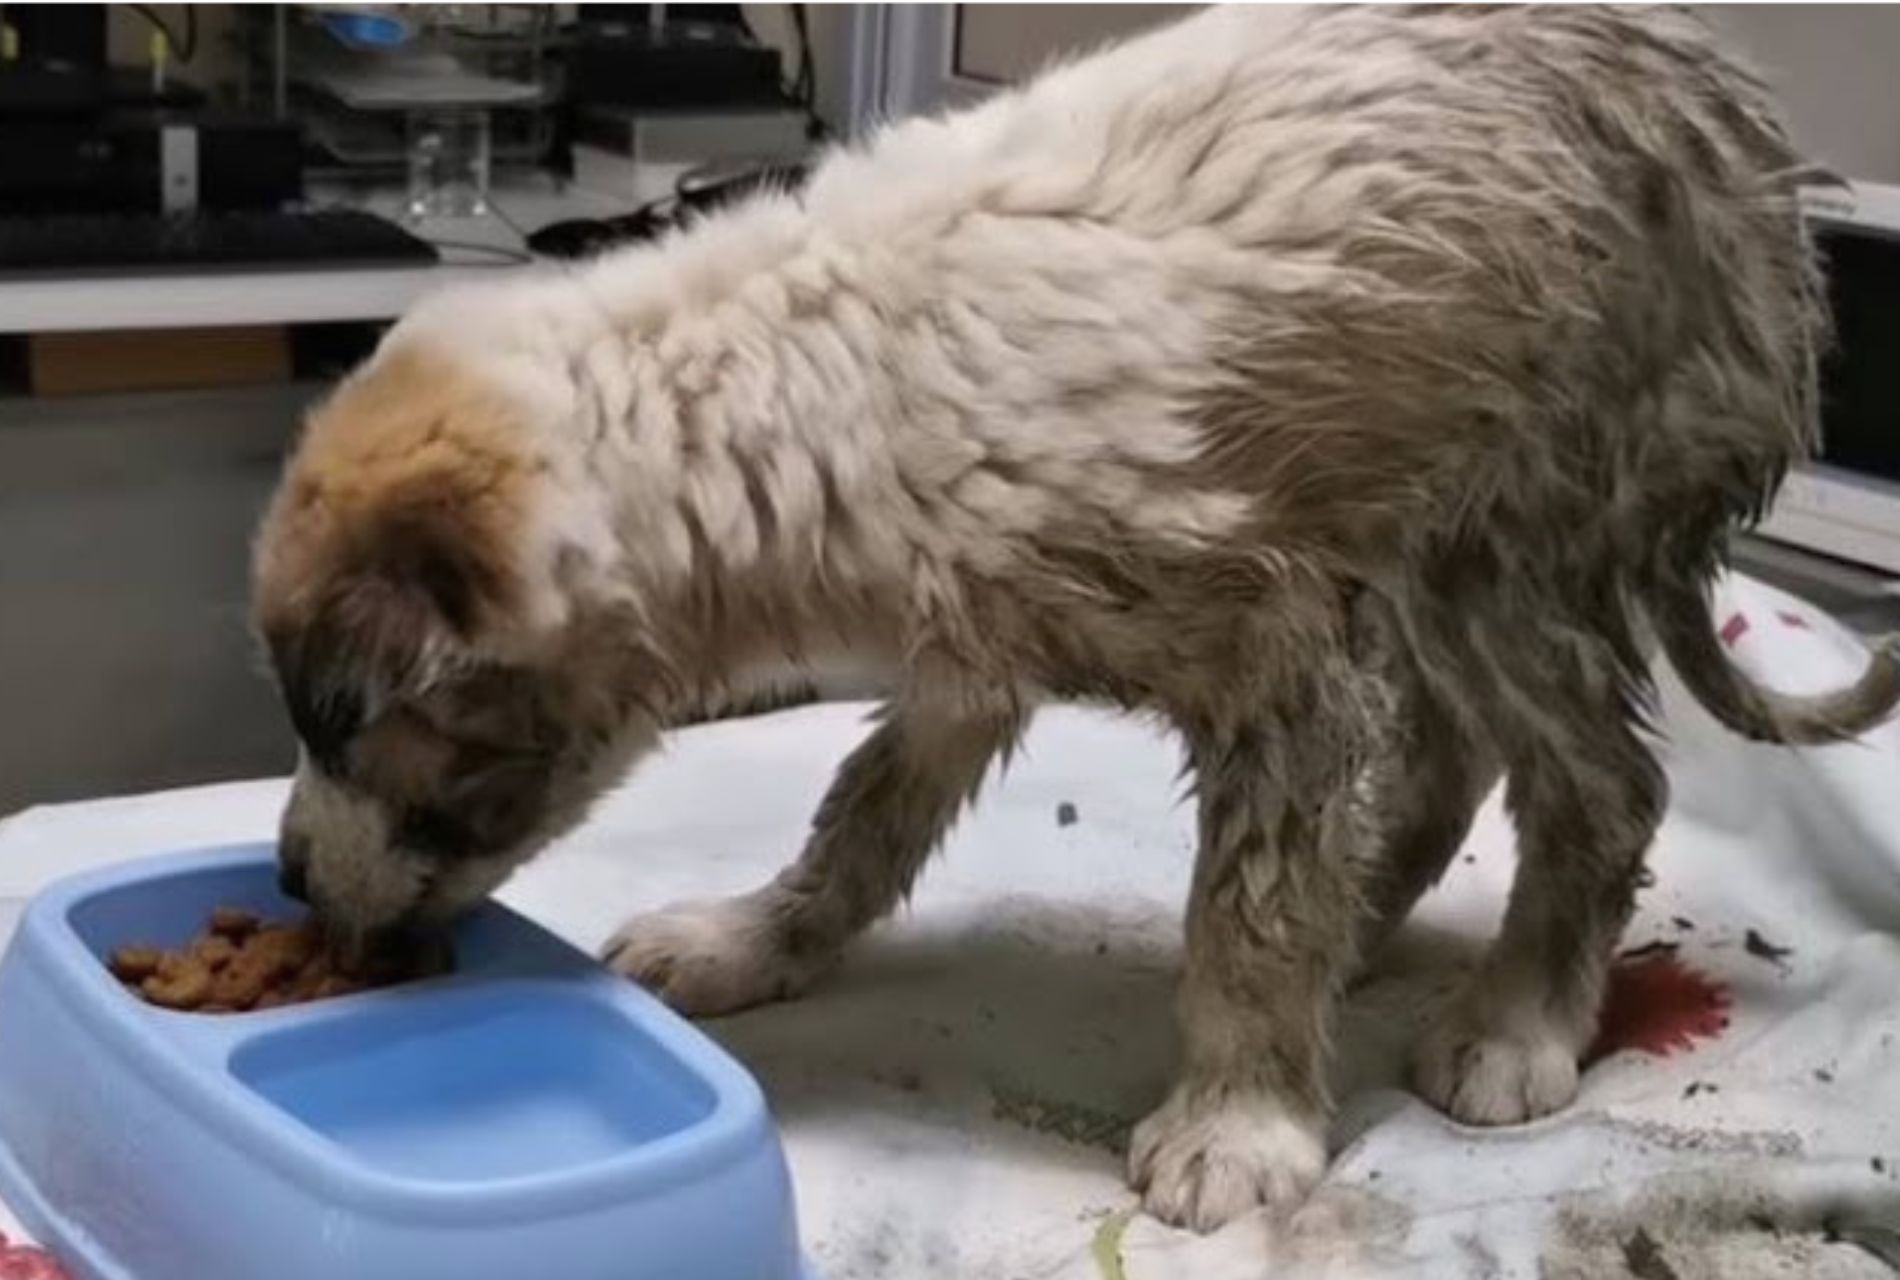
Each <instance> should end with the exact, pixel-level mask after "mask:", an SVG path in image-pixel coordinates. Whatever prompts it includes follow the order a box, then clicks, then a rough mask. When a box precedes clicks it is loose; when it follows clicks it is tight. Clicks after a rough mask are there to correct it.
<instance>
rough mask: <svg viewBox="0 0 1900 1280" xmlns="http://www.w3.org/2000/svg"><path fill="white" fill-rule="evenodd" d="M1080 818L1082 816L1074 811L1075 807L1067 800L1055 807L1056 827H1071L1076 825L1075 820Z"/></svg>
mask: <svg viewBox="0 0 1900 1280" xmlns="http://www.w3.org/2000/svg"><path fill="white" fill-rule="evenodd" d="M1081 816H1082V815H1080V814H1079V813H1077V812H1076V811H1075V805H1074V804H1072V803H1071V802H1069V801H1067V800H1064V801H1063V802H1062V803H1061V804H1059V805H1057V806H1056V825H1057V826H1058V827H1073V826H1074V825H1075V823H1076V819H1078V818H1080V817H1081Z"/></svg>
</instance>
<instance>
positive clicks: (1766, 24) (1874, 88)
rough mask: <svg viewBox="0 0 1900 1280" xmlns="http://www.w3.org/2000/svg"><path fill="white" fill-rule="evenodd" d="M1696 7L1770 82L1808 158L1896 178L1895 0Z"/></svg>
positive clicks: (1899, 166) (1899, 118) (1899, 49)
mask: <svg viewBox="0 0 1900 1280" xmlns="http://www.w3.org/2000/svg"><path fill="white" fill-rule="evenodd" d="M1701 8H1702V9H1703V10H1704V11H1705V12H1706V13H1707V14H1708V15H1709V16H1710V17H1711V18H1712V19H1713V20H1714V21H1715V22H1716V23H1717V24H1718V25H1719V26H1721V27H1723V28H1724V29H1726V30H1727V31H1729V32H1730V33H1732V34H1733V36H1734V38H1735V41H1736V43H1737V44H1738V45H1739V46H1740V47H1741V48H1742V50H1743V51H1744V52H1746V53H1747V54H1748V55H1749V56H1750V57H1751V58H1753V59H1754V61H1755V64H1756V65H1757V66H1758V67H1760V68H1761V70H1762V71H1763V72H1765V73H1766V74H1767V75H1768V77H1769V79H1770V80H1771V81H1772V82H1773V83H1774V85H1775V87H1776V89H1777V90H1778V91H1779V92H1780V94H1781V98H1782V101H1783V102H1784V103H1785V104H1786V105H1787V108H1788V113H1789V115H1790V117H1791V118H1792V121H1793V125H1794V130H1795V136H1796V137H1797V138H1798V139H1799V140H1800V142H1801V144H1802V146H1803V147H1805V148H1806V149H1807V150H1808V151H1809V152H1810V153H1811V154H1812V156H1813V157H1814V159H1816V160H1817V161H1820V162H1821V163H1823V164H1826V165H1829V166H1831V167H1833V168H1834V169H1836V170H1838V171H1840V172H1841V173H1843V174H1845V175H1846V176H1848V177H1853V178H1861V179H1865V180H1868V181H1874V182H1894V183H1900V5H1892V4H1870V5H1845V4H1760V5H1730V4H1720V5H1704V6H1701Z"/></svg>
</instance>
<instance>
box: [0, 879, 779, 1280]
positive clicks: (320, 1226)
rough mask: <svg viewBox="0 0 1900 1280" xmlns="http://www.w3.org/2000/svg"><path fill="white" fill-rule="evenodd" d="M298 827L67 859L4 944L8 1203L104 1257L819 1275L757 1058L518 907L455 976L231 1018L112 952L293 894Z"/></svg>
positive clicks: (755, 1276)
mask: <svg viewBox="0 0 1900 1280" xmlns="http://www.w3.org/2000/svg"><path fill="white" fill-rule="evenodd" d="M272 852H273V851H272V849H271V848H270V847H269V846H246V847H243V848H236V849H227V850H214V851H210V852H203V853H192V854H184V855H177V856H168V857H164V858H156V859H142V860H139V861H136V862H132V863H127V864H124V865H122V866H119V867H114V868H111V869H108V870H105V871H101V872H97V873H93V874H88V875H83V876H78V877H75V878H73V879H70V880H67V881H64V882H62V883H60V884H57V885H55V886H53V887H52V888H50V889H48V890H47V891H46V892H44V893H43V894H41V895H40V896H39V897H38V898H37V899H35V900H34V901H33V903H32V904H31V905H30V906H29V907H28V908H27V910H26V913H25V915H24V916H23V917H22V918H21V921H20V924H19V928H18V931H17V933H16V934H15V936H14V939H13V942H12V946H11V947H10V949H9V950H8V952H7V954H6V958H5V961H4V962H3V963H0V1201H3V1202H4V1203H5V1204H6V1205H8V1206H9V1207H10V1208H11V1209H12V1210H13V1211H14V1213H15V1214H17V1215H18V1217H19V1218H20V1220H21V1221H22V1222H23V1223H25V1224H26V1226H27V1227H28V1228H29V1229H30V1230H31V1231H33V1232H34V1233H35V1234H36V1235H38V1236H39V1237H40V1239H41V1240H42V1242H44V1243H45V1244H46V1245H47V1246H48V1247H49V1248H51V1249H52V1250H53V1252H55V1253H56V1254H57V1255H58V1256H59V1257H60V1259H61V1260H62V1261H63V1262H64V1263H65V1264H66V1266H67V1267H68V1268H69V1269H70V1270H71V1271H72V1272H73V1273H74V1275H75V1276H76V1277H80V1278H81V1280H341V1278H344V1277H347V1278H348V1280H430V1278H431V1277H437V1276H440V1277H451V1276H452V1277H455V1278H456V1280H801V1278H803V1280H809V1273H808V1272H807V1271H805V1270H804V1269H803V1267H802V1264H801V1262H800V1257H799V1250H798V1241H797V1227H796V1223H795V1218H794V1213H793V1206H792V1193H791V1185H790V1181H789V1179H788V1177H787V1173H786V1168H785V1161H784V1156H783V1153H782V1151H781V1150H780V1146H779V1141H778V1135H777V1132H776V1130H775V1129H774V1127H773V1124H772V1121H771V1117H770V1115H769V1114H768V1112H767V1111H766V1107H765V1102H764V1098H763V1096H762V1095H761V1093H760V1091H759V1088H758V1085H757V1084H756V1083H755V1082H754V1081H753V1080H752V1079H751V1077H750V1076H748V1075H747V1074H746V1072H745V1071H744V1070H743V1069H742V1068H741V1067H740V1066H739V1065H738V1064H737V1063H735V1062H733V1061H732V1060H731V1059H730V1058H728V1057H726V1056H725V1054H724V1053H722V1052H721V1051H720V1050H719V1049H718V1048H717V1047H716V1046H715V1045H714V1044H713V1043H712V1042H711V1041H709V1040H708V1039H707V1038H706V1037H705V1036H703V1035H701V1034H700V1033H699V1032H698V1031H696V1030H695V1029H693V1028H692V1027H691V1026H689V1025H688V1024H687V1023H685V1022H683V1021H682V1020H680V1019H679V1018H677V1017H676V1016H674V1015H673V1014H672V1013H671V1012H669V1011H668V1010H666V1009H665V1008H664V1007H662V1006H661V1005H660V1004H659V1003H658V1002H657V1001H655V1000H654V999H653V998H652V997H650V996H648V995H646V994H645V993H644V992H642V991H640V990H639V989H638V988H637V987H635V986H634V985H633V984H631V983H629V982H627V981H626V980H624V979H622V978H619V977H617V976H615V975H614V974H611V973H609V972H607V971H606V970H605V969H602V968H601V967H600V966H599V965H597V964H595V963H594V961H593V960H592V959H590V958H589V957H587V956H586V955H584V954H582V953H580V952H578V951H576V950H574V949H573V948H572V947H570V946H568V945H567V944H566V943H564V942H562V941H561V940H559V939H558V938H556V937H554V936H553V935H552V934H550V933H548V932H547V931H545V930H543V929H542V928H540V927H539V926H537V925H535V924H533V923H531V922H530V921H528V920H526V919H524V918H523V917H521V916H519V915H516V914H515V913H514V912H511V911H509V910H507V909H506V908H503V907H501V906H498V905H494V904H489V905H486V906H484V907H483V908H482V909H481V910H480V911H478V912H476V913H475V914H474V915H473V916H471V917H470V918H469V919H468V920H467V921H466V922H465V923H464V924H463V925H462V926H461V928H460V930H459V932H458V935H457V938H456V956H457V965H456V970H455V972H454V973H453V974H450V975H447V976H443V977H437V978H429V979H425V980H421V981H418V982H414V983H409V984H406V985H403V986H399V987H393V988H387V989H384V990H379V991H372V992H366V993H362V994H358V995H351V996H342V997H338V998H335V999H331V1000H326V1001H322V1002H320V1003H316V1004H306V1005H297V1006H292V1007H285V1008H277V1009H271V1010H267V1011H260V1012H255V1013H244V1014H232V1015H222V1016H207V1015H204V1014H194V1013H178V1012H173V1011H170V1010H166V1009H160V1008H155V1007H152V1006H150V1005H147V1004H145V1003H144V1002H142V1001H140V1000H139V999H138V998H137V997H135V996H133V995H132V994H130V993H128V992H127V991H126V990H125V989H124V988H123V987H122V986H121V985H120V983H119V982H118V980H117V979H115V978H114V977H113V976H112V974H111V973H109V972H108V971H107V969H106V966H105V963H104V958H105V957H106V956H107V955H109V954H110V953H111V952H112V951H113V950H114V949H115V948H117V947H119V946H122V945H125V944H128V943H151V944H156V945H161V946H168V947H170V946H181V945H183V944H184V943H185V942H186V941H187V940H189V939H190V938H191V937H192V936H193V935H194V934H195V933H196V932H197V930H198V928H199V927H200V926H201V925H202V923H203V922H204V920H205V919H206V918H207V916H208V915H209V914H210V912H211V910H212V909H213V908H214V907H218V906H237V907H243V908H247V909H250V910H252V911H256V912H258V913H260V914H262V915H265V916H270V917H275V918H286V917H291V916H295V915H297V914H299V913H300V908H298V907H297V906H296V904H294V903H291V902H289V901H288V900H286V899H284V898H283V897H281V896H280V895H279V893H278V891H277V888H276V873H275V867H274V864H273V858H272Z"/></svg>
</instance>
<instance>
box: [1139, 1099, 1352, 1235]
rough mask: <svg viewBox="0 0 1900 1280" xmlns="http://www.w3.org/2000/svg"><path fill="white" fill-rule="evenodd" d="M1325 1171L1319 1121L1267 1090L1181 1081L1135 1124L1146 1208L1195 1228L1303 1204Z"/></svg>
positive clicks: (1174, 1222)
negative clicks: (1311, 1120)
mask: <svg viewBox="0 0 1900 1280" xmlns="http://www.w3.org/2000/svg"><path fill="white" fill-rule="evenodd" d="M1325 1172H1326V1143H1325V1138H1324V1134H1323V1132H1322V1129H1321V1127H1320V1126H1319V1125H1318V1124H1317V1123H1308V1122H1305V1121H1302V1120H1300V1119H1298V1118H1296V1117H1295V1116H1294V1115H1292V1114H1291V1113H1290V1112H1289V1111H1288V1110H1287V1109H1286V1107H1284V1106H1283V1105H1281V1103H1280V1102H1278V1101H1277V1100H1276V1099H1274V1098H1273V1097H1271V1096H1270V1095H1267V1094H1264V1093H1259V1092H1243V1091H1230V1090H1225V1089H1221V1088H1218V1087H1207V1086H1199V1087H1197V1086H1192V1085H1188V1084H1181V1085H1177V1086H1176V1087H1175V1090H1174V1092H1173V1093H1172V1094H1170V1095H1169V1097H1168V1100H1167V1101H1166V1102H1164V1103H1162V1104H1161V1106H1160V1108H1159V1109H1157V1110H1156V1111H1155V1112H1154V1113H1153V1114H1152V1115H1150V1116H1149V1117H1148V1118H1147V1119H1146V1120H1143V1121H1142V1122H1141V1123H1140V1124H1138V1125H1136V1126H1135V1132H1134V1136H1133V1137H1132V1138H1131V1139H1130V1142H1129V1148H1128V1176H1129V1181H1130V1182H1131V1183H1133V1184H1134V1187H1135V1189H1136V1190H1137V1191H1139V1192H1141V1194H1142V1204H1143V1206H1144V1207H1145V1208H1146V1209H1147V1210H1148V1212H1149V1213H1151V1214H1153V1215H1154V1216H1155V1217H1157V1218H1159V1219H1161V1220H1162V1221H1163V1222H1166V1223H1169V1224H1171V1225H1173V1226H1178V1227H1187V1228H1190V1229H1191V1230H1194V1231H1213V1230H1215V1229H1216V1228H1218V1227H1222V1226H1225V1225H1226V1224H1227V1223H1229V1222H1231V1221H1233V1220H1234V1219H1235V1218H1238V1217H1240V1216H1241V1215H1242V1214H1244V1213H1248V1212H1250V1211H1251V1210H1253V1209H1256V1208H1258V1207H1260V1206H1261V1205H1266V1206H1267V1207H1269V1208H1271V1209H1274V1210H1276V1211H1288V1210H1292V1209H1295V1208H1298V1207H1299V1205H1300V1204H1301V1203H1303V1202H1304V1201H1305V1199H1306V1197H1307V1195H1308V1194H1309V1193H1310V1192H1311V1191H1312V1190H1313V1188H1314V1187H1315V1186H1317V1185H1318V1184H1319V1180H1320V1177H1321V1175H1322V1174H1324V1173H1325Z"/></svg>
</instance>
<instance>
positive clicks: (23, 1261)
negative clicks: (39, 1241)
mask: <svg viewBox="0 0 1900 1280" xmlns="http://www.w3.org/2000/svg"><path fill="white" fill-rule="evenodd" d="M0 1280H68V1277H67V1275H66V1273H65V1272H64V1271H62V1270H61V1269H60V1265H59V1263H57V1262H55V1261H53V1255H52V1254H50V1253H48V1252H46V1250H44V1249H35V1248H34V1247H33V1246H32V1245H30V1244H14V1243H13V1242H12V1241H10V1240H8V1239H7V1236H6V1232H4V1231H0Z"/></svg>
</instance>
